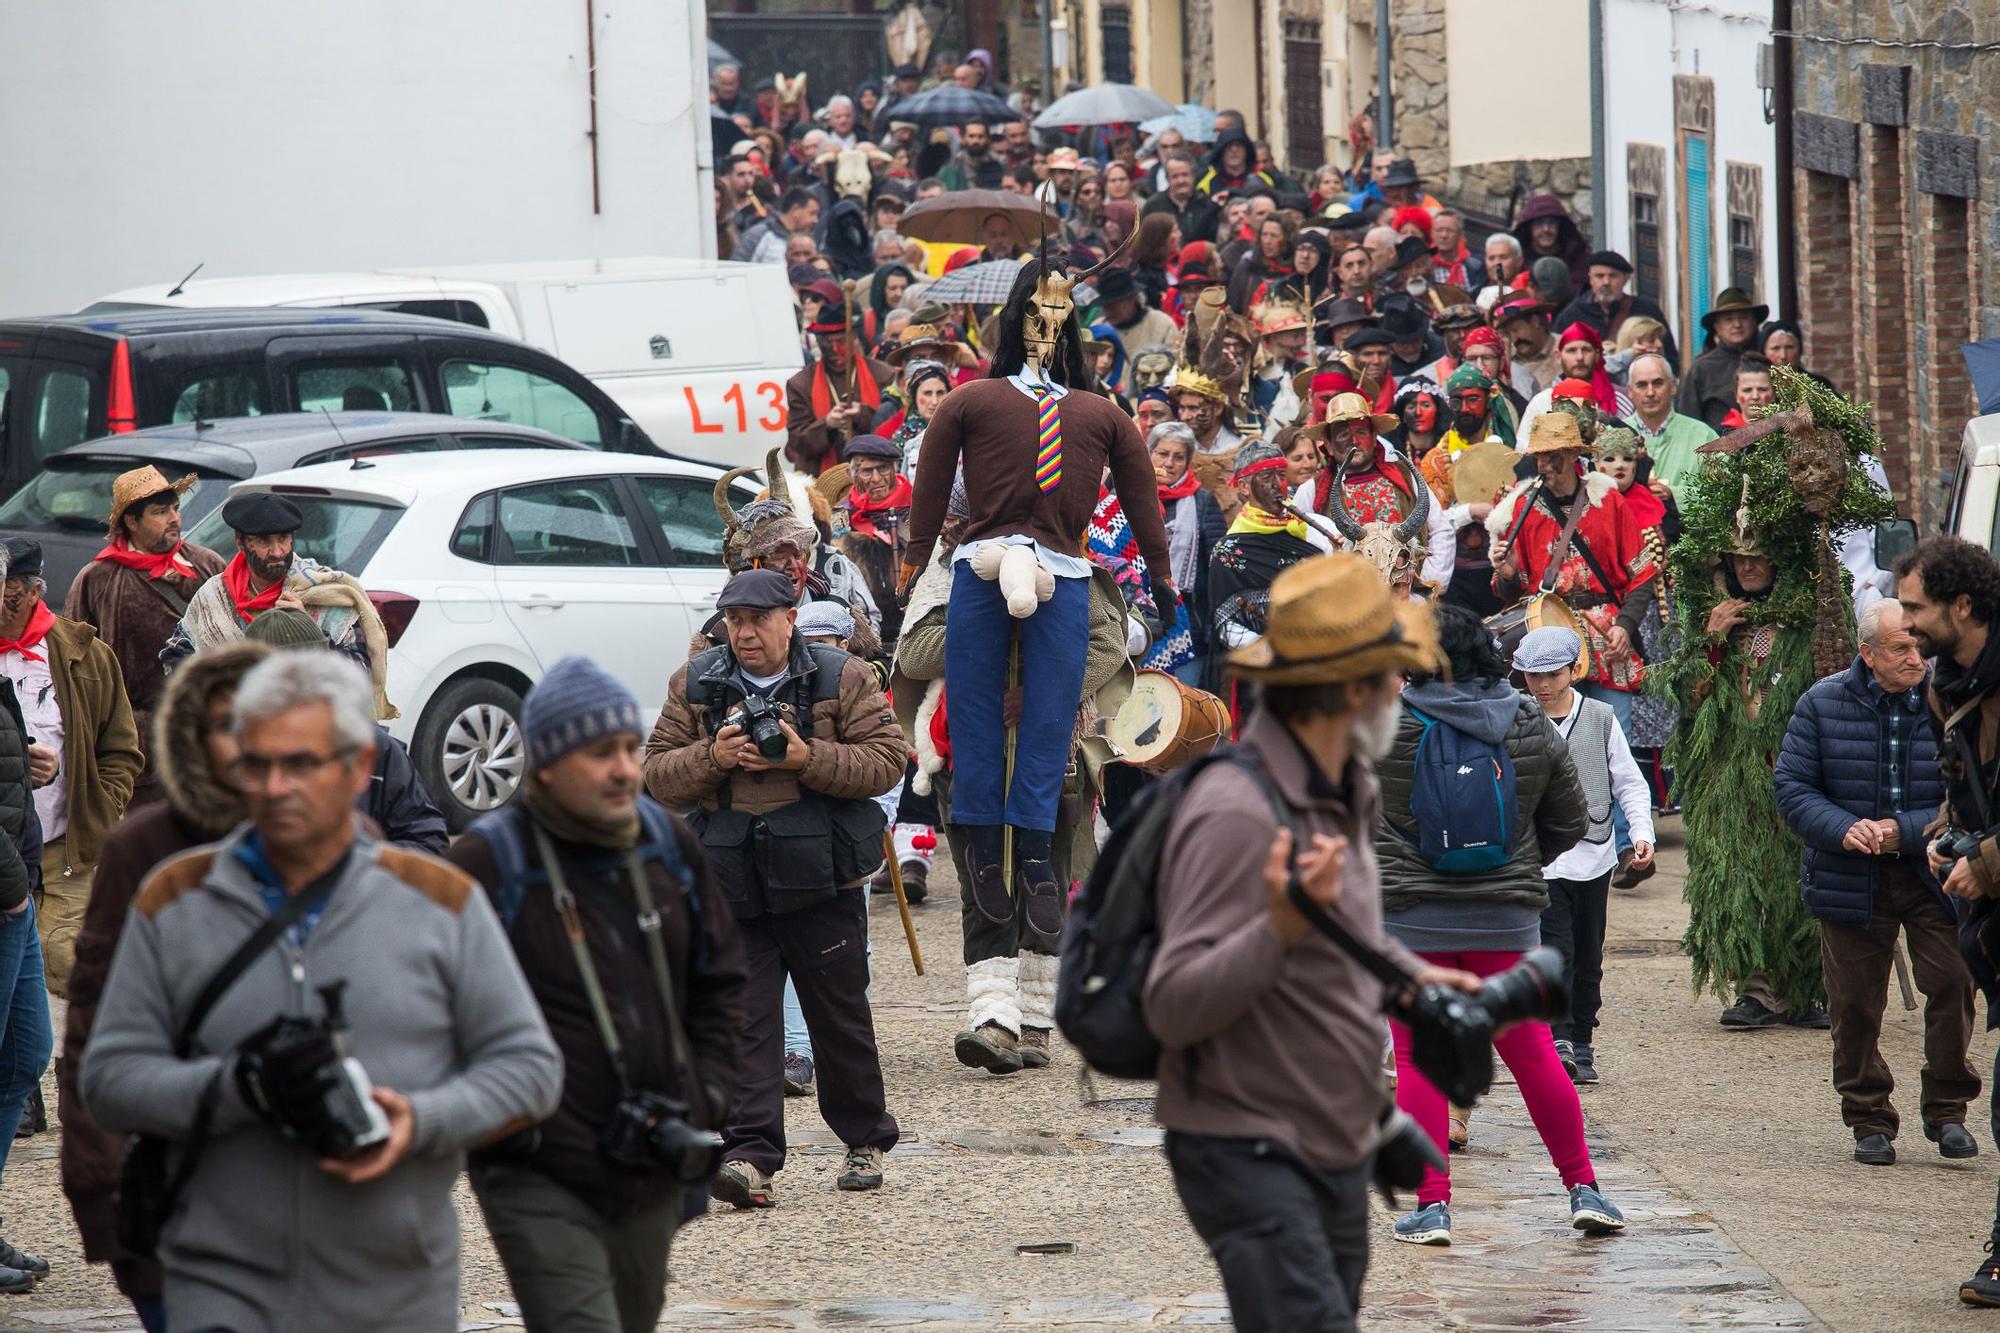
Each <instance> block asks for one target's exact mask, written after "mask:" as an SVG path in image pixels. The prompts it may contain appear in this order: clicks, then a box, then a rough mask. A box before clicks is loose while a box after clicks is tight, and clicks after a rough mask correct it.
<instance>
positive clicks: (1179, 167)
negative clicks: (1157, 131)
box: [1139, 156, 1222, 243]
mask: <svg viewBox="0 0 2000 1333" xmlns="http://www.w3.org/2000/svg"><path fill="white" fill-rule="evenodd" d="M1161 170H1162V171H1164V172H1165V173H1166V178H1167V188H1166V189H1164V190H1160V191H1158V192H1157V193H1155V194H1154V195H1153V197H1152V198H1151V199H1148V200H1147V201H1146V206H1145V207H1144V208H1142V209H1140V210H1139V212H1140V215H1141V216H1142V217H1144V216H1149V215H1151V214H1154V213H1165V214H1167V215H1168V216H1169V217H1171V218H1173V220H1174V223H1175V225H1176V226H1178V227H1179V228H1180V232H1181V239H1182V240H1184V241H1188V242H1190V243H1191V242H1194V241H1207V240H1212V239H1214V237H1215V227H1216V224H1217V223H1218V222H1220V221H1221V220H1222V217H1221V214H1220V213H1219V212H1218V211H1217V209H1216V207H1215V205H1214V204H1213V203H1212V202H1210V200H1209V197H1208V196H1207V195H1205V194H1203V193H1201V192H1200V191H1199V190H1197V189H1195V187H1194V178H1195V170H1194V163H1193V162H1192V161H1191V160H1189V159H1188V158H1186V157H1180V156H1176V157H1170V158H1168V159H1167V161H1166V165H1165V166H1164V167H1162V168H1161Z"/></svg>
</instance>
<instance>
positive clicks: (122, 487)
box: [104, 463, 200, 538]
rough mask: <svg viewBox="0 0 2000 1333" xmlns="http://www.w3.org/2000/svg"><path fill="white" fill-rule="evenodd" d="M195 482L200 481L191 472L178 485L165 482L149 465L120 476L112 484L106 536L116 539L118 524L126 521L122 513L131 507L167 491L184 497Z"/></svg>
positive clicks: (158, 471) (156, 469)
mask: <svg viewBox="0 0 2000 1333" xmlns="http://www.w3.org/2000/svg"><path fill="white" fill-rule="evenodd" d="M198 480H200V478H198V477H196V476H195V474H194V473H192V472H190V473H188V474H187V475H186V476H185V477H182V478H181V479H180V480H179V481H168V480H167V479H166V477H165V476H163V475H162V474H161V472H160V470H159V469H158V468H156V467H154V466H153V465H152V464H151V463H147V464H145V465H144V466H142V467H135V468H133V469H132V470H131V471H130V472H121V473H119V474H118V479H117V480H116V481H114V482H112V483H111V513H110V515H109V516H108V517H106V519H105V520H104V529H105V535H106V536H108V537H113V538H115V537H117V535H118V520H119V519H121V518H123V517H125V511H126V510H128V509H130V508H131V507H132V506H133V505H135V504H138V503H139V502H141V501H142V500H150V499H152V498H153V497H154V496H156V495H160V494H163V493H165V492H167V491H172V492H173V493H174V494H175V496H177V497H178V496H182V495H186V494H187V493H188V492H189V491H191V490H193V489H194V484H195V482H196V481H198Z"/></svg>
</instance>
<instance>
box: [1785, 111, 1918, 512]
mask: <svg viewBox="0 0 2000 1333" xmlns="http://www.w3.org/2000/svg"><path fill="white" fill-rule="evenodd" d="M1861 135H1862V139H1861V142H1862V149H1861V173H1862V182H1863V185H1862V194H1863V200H1864V202H1863V223H1862V230H1861V245H1860V250H1859V252H1858V253H1859V258H1860V261H1861V309H1862V319H1861V329H1862V330H1863V333H1864V336H1862V337H1860V338H1858V339H1857V340H1856V348H1857V351H1858V352H1859V360H1860V362H1861V369H1862V379H1861V394H1860V396H1861V397H1864V398H1866V399H1868V400H1869V401H1870V402H1873V403H1874V404H1875V427H1876V429H1877V430H1878V431H1880V432H1881V435H1882V442H1883V444H1884V446H1885V448H1884V450H1883V453H1884V457H1883V459H1882V466H1883V468H1884V469H1885V470H1886V471H1887V472H1888V474H1889V489H1890V491H1891V492H1892V493H1893V494H1894V495H1895V496H1896V498H1897V500H1898V501H1899V502H1901V503H1902V504H1904V505H1905V506H1908V507H1909V512H1914V508H1915V506H1912V505H1911V501H1912V500H1914V499H1916V498H1917V497H1916V496H1915V495H1914V494H1913V492H1912V490H1911V479H1912V476H1913V475H1915V474H1916V472H1917V467H1916V462H1917V460H1916V439H1915V435H1916V432H1915V431H1914V430H1913V429H1912V422H1913V415H1914V414H1913V410H1912V409H1913V406H1914V404H1913V403H1912V401H1911V392H1910V391H1911V384H1912V381H1913V380H1914V378H1915V376H1914V371H1915V366H1914V365H1913V363H1912V360H1911V348H1910V318H1911V312H1910V271H1909V255H1910V236H1909V231H1908V228H1907V226H1906V225H1905V221H1904V195H1903V153H1902V140H1903V136H1902V134H1901V132H1900V131H1898V130H1897V129H1895V128H1894V127H1891V126H1886V125H1867V126H1863V127H1862V131H1861ZM1809 364H1810V363H1809ZM1822 373H1824V372H1822ZM1837 382H1838V381H1836V383H1837Z"/></svg>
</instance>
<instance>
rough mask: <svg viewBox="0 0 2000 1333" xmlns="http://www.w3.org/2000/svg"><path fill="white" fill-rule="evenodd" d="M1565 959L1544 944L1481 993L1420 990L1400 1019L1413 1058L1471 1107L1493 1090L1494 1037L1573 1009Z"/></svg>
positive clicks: (1440, 1086) (1443, 988) (1435, 988)
mask: <svg viewBox="0 0 2000 1333" xmlns="http://www.w3.org/2000/svg"><path fill="white" fill-rule="evenodd" d="M1564 972H1565V969H1564V967H1563V957H1562V955H1561V954H1560V953H1557V952H1556V951H1555V950H1554V949H1552V948H1550V947H1548V946H1547V945H1543V946H1541V947H1540V948H1537V949H1530V950H1529V951H1528V952H1527V953H1526V954H1524V955H1522V957H1521V961H1520V962H1518V963H1516V964H1514V966H1512V967H1510V968H1508V969H1507V970H1506V971H1505V972H1502V973H1500V974H1498V975H1497V976H1492V977H1488V978H1487V979H1486V984H1485V985H1483V986H1481V987H1480V988H1479V990H1478V991H1476V992H1466V991H1462V990H1457V989H1455V988H1453V987H1450V986H1442V985H1437V984H1432V985H1428V986H1420V987H1418V988H1417V991H1416V993H1415V994H1414V995H1413V996H1411V997H1410V999H1409V1001H1408V1004H1407V1007H1406V1008H1405V1009H1404V1010H1403V1012H1402V1013H1401V1014H1399V1015H1398V1017H1400V1018H1401V1019H1402V1021H1403V1022H1404V1023H1407V1024H1408V1025H1409V1028H1410V1038H1411V1059H1412V1061H1413V1062H1414V1063H1415V1064H1416V1066H1417V1069H1418V1071H1419V1072H1421V1073H1422V1074H1423V1076H1424V1077H1425V1078H1427V1079H1429V1080H1430V1081H1431V1082H1432V1084H1434V1085H1435V1086H1436V1087H1437V1089H1438V1091H1440V1092H1442V1093H1443V1094H1444V1095H1445V1096H1446V1097H1448V1098H1450V1099H1451V1101H1452V1104H1453V1105H1456V1106H1471V1105H1473V1104H1474V1103H1475V1102H1477V1101H1478V1100H1479V1099H1480V1098H1481V1097H1483V1096H1485V1095H1486V1093H1487V1092H1488V1091H1489V1090H1490V1089H1491V1088H1492V1086H1493V1037H1494V1034H1495V1033H1498V1032H1500V1031H1501V1030H1502V1029H1504V1028H1507V1027H1511V1026H1512V1025H1513V1024H1515V1023H1524V1022H1527V1021H1529V1020H1531V1019H1539V1020H1542V1021H1544V1022H1546V1021H1547V1020H1549V1019H1552V1018H1559V1017H1561V1016H1562V1014H1563V1013H1565V1012H1566V1011H1567V1010H1568V1008H1569V984H1568V982H1567V980H1566V979H1565V975H1564Z"/></svg>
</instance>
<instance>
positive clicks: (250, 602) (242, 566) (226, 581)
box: [222, 551, 285, 625]
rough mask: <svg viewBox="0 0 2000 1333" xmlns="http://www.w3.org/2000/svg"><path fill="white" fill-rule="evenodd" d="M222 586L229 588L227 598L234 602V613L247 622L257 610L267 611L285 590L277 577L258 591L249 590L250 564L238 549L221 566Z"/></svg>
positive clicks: (274, 604) (252, 618)
mask: <svg viewBox="0 0 2000 1333" xmlns="http://www.w3.org/2000/svg"><path fill="white" fill-rule="evenodd" d="M222 586H223V587H225V588H227V589H228V590H229V600H231V601H233V602H235V603H236V614H237V615H239V616H242V617H243V623H244V624H246V625H247V624H249V623H250V622H251V621H252V620H254V619H255V618H256V616H257V613H258V612H259V611H269V610H270V609H271V608H272V607H274V606H276V605H277V604H278V598H280V597H282V596H283V595H284V592H285V581H284V580H283V579H279V580H278V581H277V582H275V583H273V584H272V585H271V586H270V587H268V588H266V589H264V591H262V592H259V593H253V592H251V591H250V565H249V563H248V562H247V561H245V560H244V559H243V552H241V551H238V552H237V553H236V555H235V557H234V558H233V559H231V560H230V562H229V563H228V564H226V565H224V566H223V567H222Z"/></svg>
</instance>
